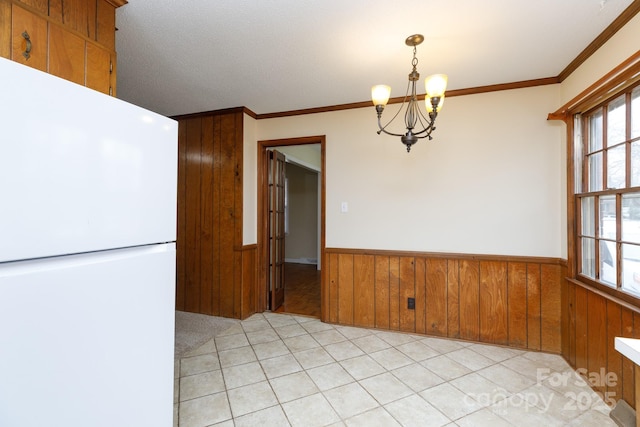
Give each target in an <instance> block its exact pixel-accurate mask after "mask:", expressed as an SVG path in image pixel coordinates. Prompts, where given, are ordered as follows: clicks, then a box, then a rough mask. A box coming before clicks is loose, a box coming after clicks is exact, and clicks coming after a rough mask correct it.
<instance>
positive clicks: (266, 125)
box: [245, 16, 640, 258]
mask: <svg viewBox="0 0 640 427" xmlns="http://www.w3.org/2000/svg"><path fill="white" fill-rule="evenodd" d="M639 34H640V16H636V17H635V18H634V19H633V20H632V21H630V22H629V23H628V24H627V25H626V26H625V27H624V28H623V29H622V30H620V31H619V32H618V33H617V34H616V35H614V37H612V39H611V40H609V41H608V42H607V43H606V44H605V46H604V47H603V48H601V49H600V50H599V51H598V52H596V53H595V54H594V55H593V56H592V58H590V59H589V60H587V61H586V62H585V63H584V64H583V65H582V66H581V67H580V68H579V69H578V70H576V72H574V73H573V74H572V75H571V76H570V77H569V78H568V79H566V80H565V82H563V83H562V85H549V86H540V87H534V88H526V89H517V90H509V91H501V92H493V93H487V94H477V95H468V96H459V97H452V98H448V99H447V100H446V103H445V105H444V108H443V111H442V113H441V115H440V117H439V118H438V130H437V131H436V132H435V133H434V140H433V141H432V142H425V141H421V142H419V143H418V144H417V145H416V146H414V148H413V149H412V152H411V153H410V154H407V153H406V151H405V149H404V146H403V145H402V144H401V143H400V141H399V138H393V137H387V136H378V135H376V133H375V130H376V123H375V122H376V119H375V112H374V109H373V107H370V108H362V109H356V110H346V111H336V112H328V113H319V114H311V115H304V116H295V117H283V118H276V119H267V120H260V121H257V122H256V123H255V135H256V138H257V140H265V139H277V138H295V137H302V136H310V135H326V136H327V147H326V168H327V176H326V183H327V189H326V197H327V199H326V201H327V212H326V246H327V247H338V248H364V249H388V250H415V251H426V252H428V251H438V252H454V253H475V254H496V255H523V256H545V257H561V258H566V257H567V249H566V245H567V242H566V234H567V232H566V227H567V224H566V129H565V126H564V124H562V123H560V122H555V121H547V120H546V117H547V114H548V113H550V112H553V111H555V110H557V109H558V108H559V107H560V106H561V105H562V104H563V103H565V102H567V101H568V100H569V99H571V98H573V97H574V96H575V95H577V94H578V93H579V92H581V91H582V90H584V89H585V88H587V87H588V86H589V85H591V84H592V83H594V82H595V81H596V80H598V79H599V78H600V77H602V76H603V75H604V74H606V73H607V72H609V71H610V70H611V69H613V68H614V67H616V66H617V65H618V64H620V63H621V62H622V61H624V60H625V59H626V58H628V57H629V56H631V55H632V54H633V53H635V52H636V51H637V48H638V43H637V40H638V35H639ZM449 78H450V79H451V80H452V81H453V80H454V79H455V76H449ZM394 108H395V106H394V105H390V106H389V107H388V110H390V111H387V113H386V114H385V116H389V113H392V112H393V110H394ZM249 149H250V150H252V151H253V152H255V151H256V149H255V144H254V146H252V147H249ZM253 162H254V163H253V164H251V163H247V159H245V183H247V182H249V181H251V182H253V183H255V181H256V178H255V174H256V165H255V159H253ZM250 185H252V186H253V187H254V188H253V190H252V191H255V184H250ZM248 193H249V189H248V187H247V186H246V184H245V197H248V198H253V199H255V198H256V197H257V196H256V194H255V193H252V194H248ZM343 201H346V202H348V204H349V212H348V213H346V214H344V213H340V204H341V202H343ZM249 206H250V204H247V203H245V227H253V230H252V231H251V234H250V235H251V236H255V234H256V232H255V227H256V222H255V217H256V214H255V212H247V211H246V208H247V207H249ZM253 206H255V202H253ZM249 218H251V219H249ZM247 220H248V221H252V222H250V223H247ZM245 242H246V243H255V242H254V241H251V240H250V239H249V240H247V234H245Z"/></svg>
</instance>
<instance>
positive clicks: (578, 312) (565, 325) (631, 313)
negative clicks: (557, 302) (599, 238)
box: [562, 280, 640, 407]
mask: <svg viewBox="0 0 640 427" xmlns="http://www.w3.org/2000/svg"><path fill="white" fill-rule="evenodd" d="M562 307H563V312H562V334H563V337H564V339H563V342H562V355H563V356H564V358H565V359H566V360H567V361H568V362H569V364H571V366H573V367H574V368H575V369H577V370H578V372H579V373H581V374H583V375H584V376H585V377H586V378H587V379H590V380H591V381H590V383H591V386H592V388H593V389H594V390H596V391H597V392H598V393H600V394H601V396H603V397H605V401H608V402H612V401H614V400H615V401H617V400H618V399H624V400H625V401H626V402H627V403H628V404H629V405H631V406H632V407H635V402H636V399H635V378H634V364H633V362H632V361H631V360H629V359H627V358H626V357H624V356H622V355H621V354H620V353H618V352H617V351H616V350H615V347H614V338H615V337H627V338H640V310H638V308H636V307H634V306H632V305H630V304H628V303H626V302H624V301H621V300H616V299H615V298H613V297H612V296H610V295H607V294H604V293H601V292H600V291H597V290H595V289H594V288H589V287H587V286H585V285H583V284H581V283H580V282H578V281H573V280H571V281H565V283H564V284H563V287H562Z"/></svg>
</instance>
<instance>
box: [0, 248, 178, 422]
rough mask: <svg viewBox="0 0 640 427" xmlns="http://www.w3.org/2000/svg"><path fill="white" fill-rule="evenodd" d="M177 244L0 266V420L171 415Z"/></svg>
mask: <svg viewBox="0 0 640 427" xmlns="http://www.w3.org/2000/svg"><path fill="white" fill-rule="evenodd" d="M174 259H175V244H173V243H170V244H164V245H150V246H144V247H139V248H130V249H121V250H112V251H105V252H96V253H91V254H85V255H74V256H66V257H56V258H48V259H42V260H33V261H23V262H15V263H6V264H0V295H2V297H1V298H0V378H1V380H0V425H1V426H21V427H32V426H33V427H36V426H37V427H41V426H65V427H76V426H77V427H86V426H94V427H114V426H119V427H125V426H132V427H134V426H135V427H139V426H159V427H162V426H166V427H169V426H171V425H172V423H173V367H174V363H173V360H174V359H173V357H174V354H173V351H174V350H173V346H174V318H175V317H174V313H175V311H174V306H173V303H174V296H175V295H174V294H175V290H174V289H175V262H174Z"/></svg>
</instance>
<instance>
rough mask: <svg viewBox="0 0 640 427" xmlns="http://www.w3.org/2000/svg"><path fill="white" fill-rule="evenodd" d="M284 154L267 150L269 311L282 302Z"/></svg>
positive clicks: (274, 309)
mask: <svg viewBox="0 0 640 427" xmlns="http://www.w3.org/2000/svg"><path fill="white" fill-rule="evenodd" d="M284 168H285V157H284V154H282V153H280V152H278V151H275V150H274V151H269V201H268V203H269V289H270V300H271V301H270V304H269V307H270V308H271V311H276V310H277V309H278V308H279V307H280V306H281V305H282V304H283V303H284V238H285V231H284Z"/></svg>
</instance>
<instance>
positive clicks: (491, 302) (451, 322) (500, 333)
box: [323, 249, 564, 354]
mask: <svg viewBox="0 0 640 427" xmlns="http://www.w3.org/2000/svg"><path fill="white" fill-rule="evenodd" d="M325 257H326V258H325V267H324V268H325V270H326V274H325V278H326V279H325V280H326V283H325V286H324V295H323V296H324V306H323V319H324V320H325V321H327V322H330V323H337V324H342V325H354V326H362V327H370V328H379V329H390V330H398V331H404V332H414V333H419V334H427V335H436V336H442V337H450V338H459V339H465V340H471V341H478V342H485V343H491V344H501V345H507V346H512V347H516V348H523V349H531V350H541V351H546V352H551V353H558V354H559V353H560V352H561V282H562V280H563V278H564V274H563V269H564V267H563V266H562V265H561V262H560V260H557V259H546V258H544V259H541V258H525V257H498V256H486V257H483V256H475V255H473V256H472V255H468V256H465V255H446V254H425V253H416V254H412V253H398V252H392V251H364V250H349V249H327V250H326V252H325ZM409 297H411V298H415V309H409V308H408V305H407V299H408V298H409Z"/></svg>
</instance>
